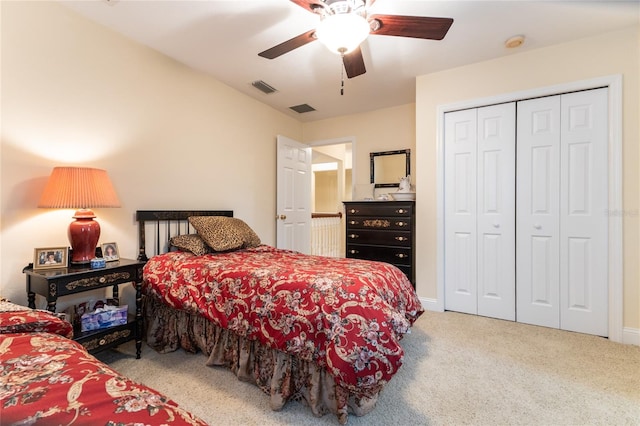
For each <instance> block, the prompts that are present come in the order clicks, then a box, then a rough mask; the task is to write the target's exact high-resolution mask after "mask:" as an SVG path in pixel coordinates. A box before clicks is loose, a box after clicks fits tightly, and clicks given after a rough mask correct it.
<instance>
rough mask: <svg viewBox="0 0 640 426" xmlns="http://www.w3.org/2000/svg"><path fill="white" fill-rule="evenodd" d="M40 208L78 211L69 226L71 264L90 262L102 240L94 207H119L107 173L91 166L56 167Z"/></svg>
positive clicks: (41, 200)
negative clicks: (99, 241)
mask: <svg viewBox="0 0 640 426" xmlns="http://www.w3.org/2000/svg"><path fill="white" fill-rule="evenodd" d="M38 207H49V208H55V209H77V211H76V212H75V214H74V215H73V218H74V219H75V221H73V222H71V224H69V233H68V236H69V242H70V243H71V250H72V253H71V263H72V264H84V263H90V262H91V259H92V258H94V257H95V251H96V246H97V244H98V240H99V239H100V225H99V224H98V222H96V221H95V220H93V219H94V218H95V217H96V215H95V214H94V213H93V211H92V210H90V209H92V208H96V207H120V201H119V200H118V196H117V195H116V192H115V190H114V189H113V185H112V184H111V180H109V176H108V175H107V172H106V171H105V170H101V169H94V168H90V167H54V169H53V171H52V172H51V176H49V180H48V181H47V185H46V186H45V188H44V191H43V192H42V197H41V198H40V202H39V203H38Z"/></svg>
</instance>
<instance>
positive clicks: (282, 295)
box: [143, 245, 423, 396]
mask: <svg viewBox="0 0 640 426" xmlns="http://www.w3.org/2000/svg"><path fill="white" fill-rule="evenodd" d="M143 292H144V293H145V294H146V295H147V296H152V297H154V298H156V299H158V300H162V301H163V302H164V303H165V304H168V305H169V306H171V307H173V308H175V309H179V310H184V311H187V312H190V313H196V314H199V315H201V316H203V317H205V318H207V319H209V320H210V321H212V322H213V323H214V324H216V325H218V326H220V327H223V328H226V329H229V330H231V331H232V332H234V333H236V334H237V335H240V336H243V337H246V338H248V339H251V340H258V341H260V342H261V343H263V344H265V345H267V346H269V347H271V348H273V349H277V350H281V351H283V352H286V353H289V354H292V355H295V356H297V357H299V358H301V359H303V360H305V361H312V362H314V363H316V364H318V365H319V366H321V367H325V368H326V369H327V370H328V371H329V372H330V373H331V374H332V375H333V377H334V378H335V379H336V383H337V384H339V385H340V386H343V387H346V388H347V389H351V390H354V391H357V392H358V394H359V395H363V396H365V395H375V394H376V393H377V392H378V391H379V390H380V389H381V388H382V387H383V386H384V384H385V383H386V382H387V381H388V380H389V379H390V378H391V377H392V376H393V375H394V374H395V372H396V371H397V370H398V368H399V367H400V366H401V365H402V362H403V355H404V352H403V350H402V347H401V346H400V343H399V342H400V340H401V338H402V336H403V335H404V334H405V333H408V332H409V328H410V326H411V324H413V322H414V321H415V320H416V319H417V318H418V317H419V316H420V315H421V314H422V312H423V308H422V306H421V304H420V301H419V300H418V298H417V295H416V293H415V291H414V289H413V287H412V285H411V283H410V282H409V280H408V279H407V277H406V276H405V275H404V274H403V273H402V272H401V271H400V270H399V269H398V268H396V267H395V266H392V265H390V264H386V263H381V262H372V261H366V260H357V259H342V258H329V257H321V256H309V255H303V254H300V253H297V252H293V251H288V250H280V249H276V248H274V247H270V246H266V245H262V246H259V247H257V248H251V249H245V250H238V251H233V252H225V253H212V254H206V255H203V256H195V255H193V254H191V253H188V252H181V251H178V252H169V253H165V254H161V255H158V256H155V257H153V258H152V259H151V260H149V262H148V263H147V264H146V265H145V268H144V281H143Z"/></svg>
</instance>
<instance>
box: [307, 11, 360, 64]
mask: <svg viewBox="0 0 640 426" xmlns="http://www.w3.org/2000/svg"><path fill="white" fill-rule="evenodd" d="M369 31H370V27H369V23H368V22H367V20H366V19H365V18H364V17H362V16H361V15H359V14H357V13H340V14H334V15H327V16H325V17H324V18H322V20H321V21H320V23H319V24H318V27H317V28H316V37H317V38H318V40H320V42H321V43H322V44H324V45H325V46H326V47H327V48H328V49H329V50H330V51H332V52H333V53H336V54H339V55H343V54H347V53H349V52H351V51H353V50H354V49H355V48H356V47H358V46H360V43H362V42H363V41H364V40H365V39H366V38H367V36H368V35H369Z"/></svg>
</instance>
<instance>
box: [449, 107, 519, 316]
mask: <svg viewBox="0 0 640 426" xmlns="http://www.w3.org/2000/svg"><path fill="white" fill-rule="evenodd" d="M444 149H445V180H446V185H445V215H446V216H445V282H446V284H445V309H447V310H453V311H458V312H466V313H471V314H480V315H485V316H490V317H494V318H502V319H508V320H514V319H515V201H514V193H515V104H513V103H511V104H505V105H495V106H490V107H484V108H478V109H471V110H464V111H457V112H453V113H447V114H446V116H445V148H444Z"/></svg>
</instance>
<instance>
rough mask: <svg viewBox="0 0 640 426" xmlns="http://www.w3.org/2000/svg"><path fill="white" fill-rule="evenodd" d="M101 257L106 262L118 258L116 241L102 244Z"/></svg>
mask: <svg viewBox="0 0 640 426" xmlns="http://www.w3.org/2000/svg"><path fill="white" fill-rule="evenodd" d="M102 257H104V260H106V261H107V262H111V261H112V260H118V259H120V252H119V251H118V244H116V243H104V244H103V245H102Z"/></svg>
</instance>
